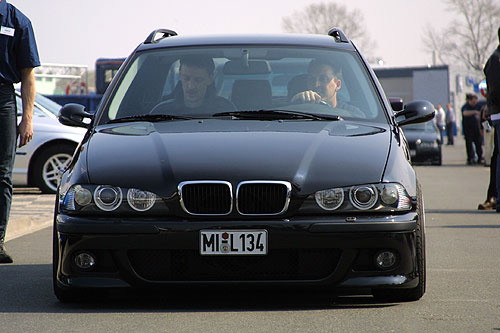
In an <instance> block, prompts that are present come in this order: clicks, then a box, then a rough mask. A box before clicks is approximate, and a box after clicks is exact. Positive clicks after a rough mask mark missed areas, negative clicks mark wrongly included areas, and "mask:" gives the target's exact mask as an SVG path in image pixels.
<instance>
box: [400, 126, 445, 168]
mask: <svg viewBox="0 0 500 333" xmlns="http://www.w3.org/2000/svg"><path fill="white" fill-rule="evenodd" d="M403 131H404V133H405V136H406V139H407V140H408V145H409V146H410V155H411V161H412V163H414V164H420V163H430V164H432V165H441V164H442V160H443V157H442V156H443V153H442V144H443V143H442V142H441V137H440V134H439V129H438V128H437V127H436V124H435V123H434V122H433V121H429V122H426V123H421V124H413V125H408V126H405V127H404V128H403Z"/></svg>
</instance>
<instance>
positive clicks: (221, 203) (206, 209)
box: [179, 181, 291, 215]
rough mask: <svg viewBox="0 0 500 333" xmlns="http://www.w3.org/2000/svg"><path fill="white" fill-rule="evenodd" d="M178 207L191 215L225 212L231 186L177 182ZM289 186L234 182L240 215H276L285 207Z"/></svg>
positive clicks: (230, 202)
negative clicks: (179, 201)
mask: <svg viewBox="0 0 500 333" xmlns="http://www.w3.org/2000/svg"><path fill="white" fill-rule="evenodd" d="M179 192H180V197H181V206H182V208H183V209H184V211H186V212H187V213H189V214H191V215H229V214H230V213H231V212H232V211H233V198H232V186H231V184H230V183H229V182H225V181H188V182H183V183H181V184H180V185H179ZM290 193H291V185H290V184H289V183H288V182H282V181H244V182H241V183H240V184H238V188H237V191H236V194H237V198H236V200H237V201H236V206H237V211H238V213H239V214H240V215H278V214H282V213H284V212H285V211H286V210H287V209H288V204H289V201H290Z"/></svg>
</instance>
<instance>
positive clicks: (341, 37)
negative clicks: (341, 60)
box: [328, 28, 349, 43]
mask: <svg viewBox="0 0 500 333" xmlns="http://www.w3.org/2000/svg"><path fill="white" fill-rule="evenodd" d="M328 35H330V36H332V37H333V38H335V41H337V42H341V43H349V40H348V39H347V36H346V35H345V34H344V32H343V31H342V30H340V29H339V28H331V29H330V30H329V31H328Z"/></svg>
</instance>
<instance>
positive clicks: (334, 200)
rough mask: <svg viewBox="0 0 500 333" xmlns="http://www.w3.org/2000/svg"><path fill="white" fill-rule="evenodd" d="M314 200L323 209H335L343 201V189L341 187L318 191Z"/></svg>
mask: <svg viewBox="0 0 500 333" xmlns="http://www.w3.org/2000/svg"><path fill="white" fill-rule="evenodd" d="M315 198H316V202H317V203H318V205H319V206H320V207H321V208H323V209H325V210H335V209H337V208H339V207H340V205H342V203H343V202H344V191H343V190H342V189H341V188H334V189H331V190H324V191H318V192H316V194H315Z"/></svg>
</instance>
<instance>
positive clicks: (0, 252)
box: [0, 246, 14, 264]
mask: <svg viewBox="0 0 500 333" xmlns="http://www.w3.org/2000/svg"><path fill="white" fill-rule="evenodd" d="M13 262H14V260H12V258H11V256H9V255H8V254H7V252H5V248H4V247H3V246H0V264H12V263H13Z"/></svg>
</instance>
